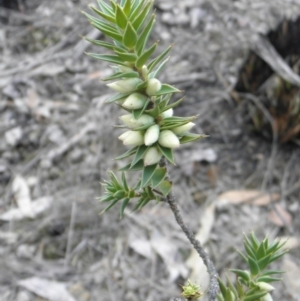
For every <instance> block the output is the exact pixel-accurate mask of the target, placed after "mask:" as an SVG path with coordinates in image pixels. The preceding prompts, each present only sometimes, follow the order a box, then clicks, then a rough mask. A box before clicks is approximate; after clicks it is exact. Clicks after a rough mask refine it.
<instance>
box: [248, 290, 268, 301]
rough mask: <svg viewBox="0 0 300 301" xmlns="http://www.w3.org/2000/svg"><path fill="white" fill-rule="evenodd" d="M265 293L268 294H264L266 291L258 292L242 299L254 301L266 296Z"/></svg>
mask: <svg viewBox="0 0 300 301" xmlns="http://www.w3.org/2000/svg"><path fill="white" fill-rule="evenodd" d="M267 293H268V292H266V291H263V292H259V293H256V294H253V295H251V296H247V297H244V299H243V301H256V300H259V299H260V298H261V297H263V296H264V295H266V294H267Z"/></svg>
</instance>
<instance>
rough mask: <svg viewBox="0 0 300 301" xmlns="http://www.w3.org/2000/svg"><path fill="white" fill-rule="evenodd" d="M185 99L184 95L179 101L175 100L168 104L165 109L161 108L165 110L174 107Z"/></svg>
mask: <svg viewBox="0 0 300 301" xmlns="http://www.w3.org/2000/svg"><path fill="white" fill-rule="evenodd" d="M183 100H184V97H182V98H180V99H178V100H177V101H175V102H174V103H171V104H170V105H168V106H166V107H165V108H164V109H162V110H161V112H165V111H167V110H170V109H173V108H175V107H177V106H178V105H179V104H181V102H182V101H183Z"/></svg>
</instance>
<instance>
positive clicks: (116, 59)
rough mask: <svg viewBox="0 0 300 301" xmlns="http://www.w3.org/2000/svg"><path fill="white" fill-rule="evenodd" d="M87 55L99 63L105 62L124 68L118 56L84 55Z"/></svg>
mask: <svg viewBox="0 0 300 301" xmlns="http://www.w3.org/2000/svg"><path fill="white" fill-rule="evenodd" d="M86 54H87V55H89V56H91V57H93V58H95V59H97V60H101V61H106V62H110V63H113V64H118V65H123V66H126V64H125V63H124V61H123V60H121V59H120V58H119V57H118V56H116V55H111V54H97V53H90V52H89V53H86Z"/></svg>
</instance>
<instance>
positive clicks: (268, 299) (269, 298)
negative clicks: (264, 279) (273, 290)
mask: <svg viewBox="0 0 300 301" xmlns="http://www.w3.org/2000/svg"><path fill="white" fill-rule="evenodd" d="M260 300H261V301H273V298H272V296H271V295H270V294H269V293H267V294H266V295H264V296H263V297H262V298H260Z"/></svg>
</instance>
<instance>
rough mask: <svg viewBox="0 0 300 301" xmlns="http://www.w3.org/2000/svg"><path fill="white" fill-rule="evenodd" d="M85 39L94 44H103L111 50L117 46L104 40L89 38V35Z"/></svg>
mask: <svg viewBox="0 0 300 301" xmlns="http://www.w3.org/2000/svg"><path fill="white" fill-rule="evenodd" d="M84 39H85V40H87V41H88V42H90V43H92V44H94V45H97V46H102V47H104V48H107V49H110V50H114V48H115V46H114V45H113V44H110V43H106V42H103V41H100V40H92V39H89V38H87V37H84Z"/></svg>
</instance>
